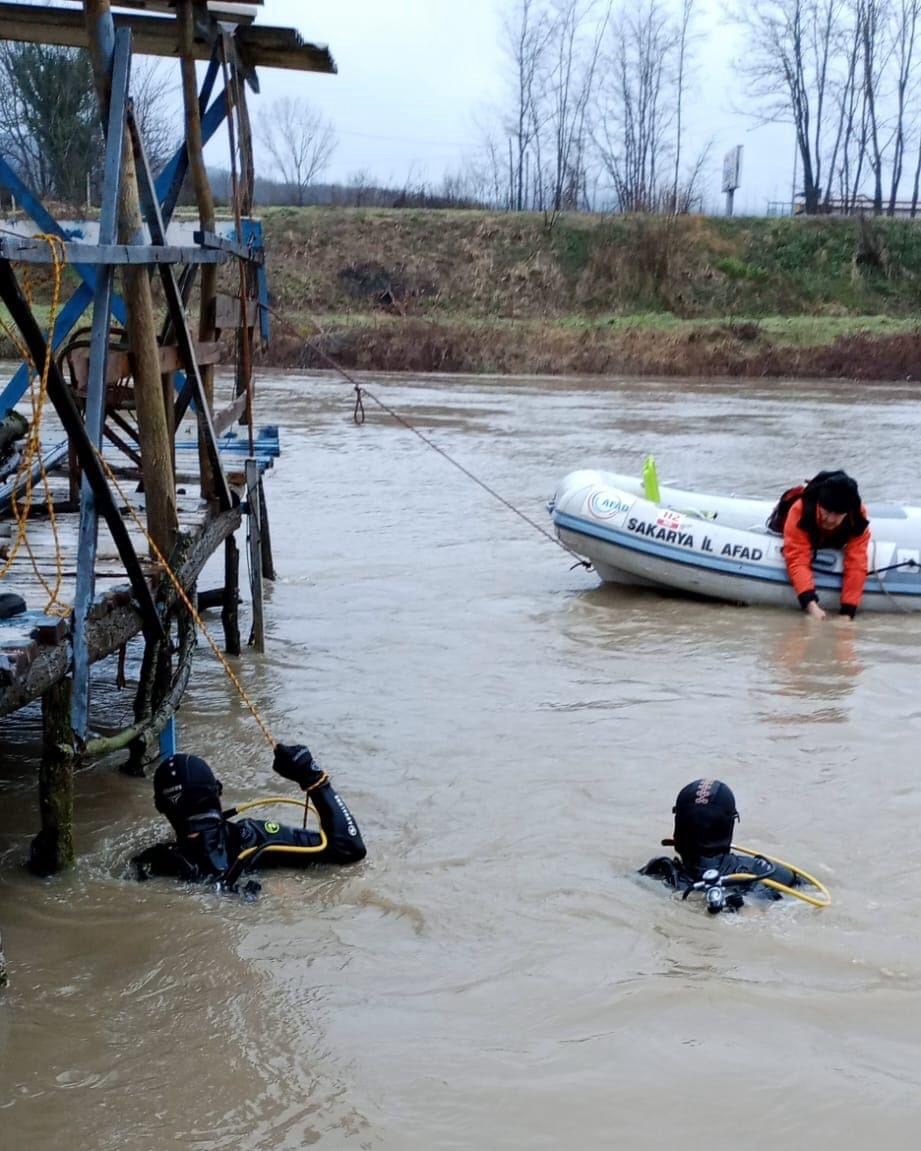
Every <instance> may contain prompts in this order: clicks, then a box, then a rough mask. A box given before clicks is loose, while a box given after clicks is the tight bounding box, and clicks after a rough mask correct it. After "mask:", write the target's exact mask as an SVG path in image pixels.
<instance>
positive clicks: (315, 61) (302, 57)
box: [3, 4, 336, 73]
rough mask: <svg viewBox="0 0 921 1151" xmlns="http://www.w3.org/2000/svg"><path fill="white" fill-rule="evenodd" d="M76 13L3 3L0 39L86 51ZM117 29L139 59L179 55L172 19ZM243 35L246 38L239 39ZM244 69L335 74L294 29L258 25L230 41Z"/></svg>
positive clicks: (120, 19)
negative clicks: (129, 37) (128, 34)
mask: <svg viewBox="0 0 921 1151" xmlns="http://www.w3.org/2000/svg"><path fill="white" fill-rule="evenodd" d="M82 15H83V14H82V12H80V10H79V9H77V10H75V11H73V12H72V11H70V10H69V9H66V8H60V7H53V8H51V9H48V8H44V7H31V6H29V5H26V4H5V5H4V13H3V17H4V18H3V36H4V39H6V40H17V41H20V42H25V43H42V44H58V45H61V46H62V47H69V48H85V47H87V44H88V38H87V32H86V27H85V26H84V23H83V19H82ZM115 24H116V27H119V28H124V27H128V28H130V29H131V31H132V33H133V35H134V42H135V51H136V52H137V53H138V54H139V55H144V56H168V57H173V58H177V57H178V56H179V55H180V44H179V36H178V30H177V28H176V21H175V20H164V19H163V17H162V16H159V15H151V14H147V13H143V12H119V13H117V14H116V16H115ZM244 34H245V35H244ZM234 39H235V41H236V42H237V47H238V49H239V50H240V56H241V59H242V60H243V62H244V64H246V65H247V66H248V67H253V68H258V67H267V68H292V69H295V70H296V71H299V72H325V73H332V72H335V71H336V65H335V63H334V61H333V58H332V56H331V55H330V52H329V49H328V48H327V47H326V46H325V45H324V44H310V43H307V42H305V41H304V40H302V39H301V37H300V35H299V34H298V33H297V32H296V31H295V30H294V29H293V28H274V27H264V26H262V25H252V26H250V27H246V26H240V27H238V28H237V30H236V33H235V36H234ZM192 54H193V56H194V58H195V59H196V60H207V59H209V58H210V56H211V41H210V39H206V38H204V37H202V38H201V39H196V40H195V41H194V43H193V45H192Z"/></svg>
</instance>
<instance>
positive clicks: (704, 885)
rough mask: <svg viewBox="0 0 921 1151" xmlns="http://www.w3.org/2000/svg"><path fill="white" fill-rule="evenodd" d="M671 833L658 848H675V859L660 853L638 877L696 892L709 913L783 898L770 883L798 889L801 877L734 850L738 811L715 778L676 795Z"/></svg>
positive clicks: (729, 792)
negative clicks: (758, 900)
mask: <svg viewBox="0 0 921 1151" xmlns="http://www.w3.org/2000/svg"><path fill="white" fill-rule="evenodd" d="M672 812H673V813H674V816H675V831H674V836H673V838H672V839H663V840H662V845H663V847H666V846H674V848H675V851H676V852H677V853H678V854H677V857H675V858H670V857H669V856H665V855H661V856H658V857H657V858H656V859H650V861H649V862H648V863H647V864H646V866H645V867H642V868H640V874H641V875H649V876H652V877H653V878H654V879H661V880H662V882H663V883H666V884H668V886H669V887H673V888H675V889H676V890H677V891H682V892H684V898H685V899H686V898H687V897H688V896H689V895H690V894H691V892H692V891H700V892H701V893H702V894H703V895H704V897H705V899H706V902H707V910H708V911H711V912H714V913H716V912H719V911H737V910H738V909H739V908H740V907H741V906H742V905H743V903H744V902H745V896H752V897H755V898H761V899H781V898H782V896H781V894H780V892H779V891H778V890H777V889H776V888H775V887H774V886H768V885H766V884H765V883H763V882H760V881H761V880H770V881H772V884H779V885H782V886H784V887H788V888H791V887H798V886H800V883H801V878H800V874H799V873H798V872H796V871H792V870H790V869H789V868H787V867H785V866H783V865H782V864H779V863H776V862H775V861H773V860H769V859H767V858H766V857H764V856H761V855H748V854H745V853H740V851H739V849H738V848H737V849H736V850H735V851H733V850H732V832H733V828H734V827H735V824H736V821H737V820H738V818H739V813H738V811H737V810H736V801H735V796H734V795H733V794H732V790H731V788H729V787H728V786H727V785H726V784H725V783H722V782H721V781H720V780H718V779H695V780H694V781H693V783H689V784H688V785H687V786H686V787H683V788H682V789H681V791H679V792H678V798H677V799H676V800H675V806H674V807H673V808H672Z"/></svg>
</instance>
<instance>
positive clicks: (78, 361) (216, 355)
mask: <svg viewBox="0 0 921 1151" xmlns="http://www.w3.org/2000/svg"><path fill="white" fill-rule="evenodd" d="M89 358H90V354H89V349H88V348H75V349H74V350H73V351H72V352H71V353H70V354H69V355H68V357H67V363H68V365H69V366H70V368H71V370H72V371H73V373H74V380H75V381H76V385H77V394H78V395H80V394H81V393H82V392H84V391H85V390H86V380H87V372H88V368H89ZM195 358H196V360H197V361H198V363H199V364H219V363H220V362H221V359H222V354H221V345H220V344H219V343H218V342H217V341H216V340H215V341H209V342H205V343H200V342H197V343H196V344H195ZM181 368H182V357H181V355H180V352H179V348H178V347H177V346H176V345H175V344H169V345H167V346H166V347H162V346H161V347H160V371H161V374H162V375H166V374H167V373H168V372H178V371H179V370H180V369H181ZM130 375H131V357H130V355H129V354H128V352H116V351H110V352H109V356H108V360H107V362H106V383H107V384H117V383H118V382H119V381H120V380H125V379H127V378H128V377H129V376H130Z"/></svg>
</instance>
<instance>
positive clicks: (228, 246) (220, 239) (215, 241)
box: [192, 231, 265, 264]
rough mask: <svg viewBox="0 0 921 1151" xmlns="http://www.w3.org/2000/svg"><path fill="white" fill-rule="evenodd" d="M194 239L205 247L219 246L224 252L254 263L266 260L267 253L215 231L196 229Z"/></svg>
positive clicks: (193, 234)
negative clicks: (219, 234)
mask: <svg viewBox="0 0 921 1151" xmlns="http://www.w3.org/2000/svg"><path fill="white" fill-rule="evenodd" d="M192 239H193V240H194V241H195V243H196V244H200V245H201V246H202V247H203V248H219V249H220V250H221V251H222V252H229V253H230V254H231V255H232V256H236V257H238V259H241V260H248V261H249V262H250V263H252V264H261V263H263V262H264V260H265V253H264V252H261V251H257V249H255V248H251V247H249V245H248V244H241V243H239V242H238V241H237V240H229V239H227V237H226V236H218V235H216V234H215V233H214V232H205V231H196V232H193V233H192Z"/></svg>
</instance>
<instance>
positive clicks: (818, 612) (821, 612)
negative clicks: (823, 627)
mask: <svg viewBox="0 0 921 1151" xmlns="http://www.w3.org/2000/svg"><path fill="white" fill-rule="evenodd" d="M806 615H811V616H812V618H813V619H825V609H824V608H822V607H819V605H818V603H817V602H816V600H813V601H812V602H811V603H809V604H807V605H806Z"/></svg>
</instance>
